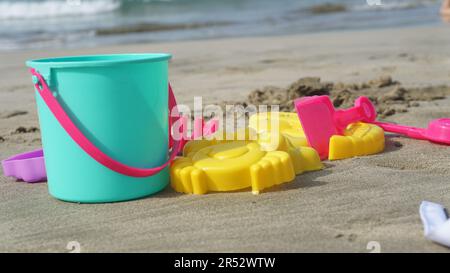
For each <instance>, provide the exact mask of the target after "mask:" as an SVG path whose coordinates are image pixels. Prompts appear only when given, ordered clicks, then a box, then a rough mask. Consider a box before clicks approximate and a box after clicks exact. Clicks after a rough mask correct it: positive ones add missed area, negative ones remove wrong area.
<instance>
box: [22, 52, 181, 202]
mask: <svg viewBox="0 0 450 273" xmlns="http://www.w3.org/2000/svg"><path fill="white" fill-rule="evenodd" d="M170 57H171V56H170V55H169V54H118V55H95V56H75V57H62V58H51V59H40V60H32V61H28V62H27V65H28V66H29V67H31V68H32V69H31V73H32V75H33V81H34V86H35V91H36V92H35V94H36V102H37V108H38V114H39V123H40V128H41V136H42V144H43V149H44V154H45V157H44V160H45V168H46V173H47V179H48V189H49V192H50V194H51V195H52V196H54V197H56V198H58V199H62V200H66V201H74V202H85V203H92V202H116V201H124V200H130V199H136V198H140V197H144V196H148V195H150V194H153V193H156V192H158V191H160V190H162V189H163V188H165V187H166V186H167V185H168V183H169V170H168V166H169V164H170V162H171V161H172V160H173V159H174V158H175V156H176V155H177V153H178V151H179V150H180V148H181V141H173V147H172V151H171V153H169V123H170V120H171V119H169V109H168V108H171V109H172V108H173V107H174V106H175V105H176V102H175V97H174V96H173V93H172V92H171V90H170V88H169V92H167V89H168V60H169V58H170ZM168 106H169V107H168Z"/></svg>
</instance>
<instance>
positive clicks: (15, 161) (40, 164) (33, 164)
mask: <svg viewBox="0 0 450 273" xmlns="http://www.w3.org/2000/svg"><path fill="white" fill-rule="evenodd" d="M2 166H3V172H4V175H5V176H14V177H16V178H18V179H22V180H23V181H25V182H30V183H31V182H39V181H45V180H47V173H46V171H45V163H44V152H43V151H42V149H39V150H36V151H32V152H27V153H23V154H18V155H15V156H12V157H10V158H7V159H5V160H3V161H2Z"/></svg>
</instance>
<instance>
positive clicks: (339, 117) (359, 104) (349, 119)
mask: <svg viewBox="0 0 450 273" xmlns="http://www.w3.org/2000/svg"><path fill="white" fill-rule="evenodd" d="M376 117H377V112H376V110H375V107H374V106H373V104H372V102H371V101H370V100H369V98H367V97H364V96H361V97H359V98H358V99H357V100H356V101H355V106H354V107H352V108H349V109H346V110H337V111H336V112H335V113H334V121H335V124H336V128H337V129H338V130H339V131H340V132H343V131H344V130H345V128H347V126H348V125H349V124H350V123H354V122H358V121H363V122H373V121H375V119H376Z"/></svg>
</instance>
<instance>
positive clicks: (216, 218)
mask: <svg viewBox="0 0 450 273" xmlns="http://www.w3.org/2000/svg"><path fill="white" fill-rule="evenodd" d="M449 46H450V25H446V26H445V25H444V26H433V27H431V26H420V27H408V28H395V29H379V30H366V31H347V32H324V33H317V34H303V35H290V36H275V37H251V38H227V39H217V40H199V41H182V42H171V43H152V44H135V45H117V46H107V47H94V48H86V49H68V50H33V51H22V52H11V53H0V60H1V64H0V73H1V75H2V78H1V79H0V159H4V158H6V157H8V156H11V155H13V154H17V153H20V152H25V151H29V150H32V149H35V148H38V147H40V145H41V143H40V134H39V130H38V128H39V124H38V120H37V115H36V107H35V101H34V93H33V87H32V82H31V79H30V75H29V74H28V72H27V69H26V67H25V64H24V63H25V61H26V60H28V59H36V58H41V57H51V56H67V55H80V54H106V53H128V52H168V53H171V54H173V59H172V60H171V63H170V76H169V78H170V81H171V82H172V84H173V87H174V91H175V94H176V96H177V98H178V101H179V102H180V103H185V104H188V105H192V104H193V96H202V97H203V102H204V103H220V102H223V101H245V100H246V99H247V96H248V95H249V93H250V92H251V91H253V90H256V89H260V88H263V87H265V86H277V87H283V88H284V87H286V86H289V85H290V84H291V83H293V82H295V81H296V80H298V79H299V78H302V77H320V78H321V80H322V81H330V82H335V83H336V82H345V83H348V84H350V83H356V84H357V83H361V82H367V81H370V80H373V79H377V78H380V77H383V76H384V77H386V76H390V77H391V78H392V79H393V80H395V81H398V82H400V83H401V84H402V86H404V87H405V88H425V87H428V86H441V85H447V86H450V54H449V52H448V51H449V49H450V47H449ZM424 90H425V89H424ZM433 90H434V89H430V90H429V92H434V91H433ZM447 91H448V90H447ZM447 91H445V90H444V91H442V92H443V94H444V95H443V97H444V98H443V99H426V100H421V99H420V98H417V101H414V105H415V106H414V107H407V108H406V110H405V111H404V112H403V111H400V112H398V113H395V114H392V115H389V116H387V117H385V119H386V120H388V121H393V122H399V123H402V124H409V125H413V126H423V127H425V126H426V125H427V122H428V121H430V120H431V119H434V118H439V117H450V96H447V97H445V95H450V93H446V92H447ZM424 92H425V91H424ZM369 95H370V94H369ZM386 141H387V142H386V150H385V152H383V153H381V154H378V155H373V156H367V157H359V158H353V159H347V160H339V161H325V166H326V168H325V169H324V170H322V171H317V172H311V173H306V174H302V175H300V176H297V178H296V180H295V181H293V182H291V183H287V184H284V185H281V186H278V187H276V188H273V189H270V190H268V191H266V192H264V193H262V194H260V195H257V196H255V195H252V194H251V192H250V191H241V192H233V193H211V194H207V195H201V196H199V195H183V194H179V193H176V192H174V191H173V190H172V189H171V188H167V189H165V190H164V191H163V192H162V193H159V194H156V195H154V196H152V197H149V198H145V199H141V200H136V201H131V202H125V203H114V204H96V205H92V204H91V205H87V204H73V203H66V202H62V201H58V200H56V199H54V198H52V197H51V196H49V194H48V191H47V185H46V183H37V184H27V183H24V182H16V181H15V180H14V179H12V178H7V177H4V176H3V175H2V173H0V242H1V243H0V252H68V251H69V250H67V249H66V246H67V244H68V242H70V241H77V242H79V243H80V245H81V251H83V252H116V251H119V252H168V251H170V252H202V251H203V252H204V251H207V252H209V251H212V252H370V250H369V249H367V245H368V243H369V242H372V241H375V242H378V243H379V245H380V247H381V252H448V251H449V250H448V249H447V248H445V247H441V246H439V245H436V244H433V243H431V242H429V241H427V240H426V239H425V238H424V236H423V227H422V223H421V221H420V218H419V213H418V209H419V205H420V202H421V201H422V200H429V201H433V202H437V203H441V204H443V205H445V206H447V207H448V208H450V157H449V156H450V148H449V147H448V146H441V145H436V144H431V143H429V142H426V141H418V140H411V139H407V138H404V137H400V136H397V135H389V136H387V138H386Z"/></svg>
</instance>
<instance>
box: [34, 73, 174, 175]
mask: <svg viewBox="0 0 450 273" xmlns="http://www.w3.org/2000/svg"><path fill="white" fill-rule="evenodd" d="M30 72H31V74H33V75H34V76H35V77H36V78H37V79H38V81H36V82H35V85H34V86H35V87H36V90H37V91H38V93H39V95H40V96H41V97H42V99H43V100H44V102H45V103H46V104H47V106H48V108H49V109H50V111H51V112H52V113H53V115H54V116H55V118H56V119H57V120H58V122H59V123H60V124H61V126H62V127H63V128H64V130H65V131H66V132H67V133H68V134H69V135H70V137H71V138H72V139H73V140H74V141H75V142H76V143H77V144H78V145H79V146H80V147H81V148H82V149H83V151H85V152H86V153H87V154H88V155H90V156H91V157H92V158H93V159H95V160H96V161H97V162H99V163H100V164H102V165H104V166H105V167H107V168H109V169H111V170H113V171H115V172H117V173H120V174H123V175H127V176H133V177H147V176H152V175H155V174H157V173H159V172H160V171H162V170H163V169H164V168H166V167H167V166H168V165H169V164H170V163H171V162H172V161H173V160H174V159H175V157H176V156H177V154H178V153H179V152H180V151H181V149H182V142H183V140H174V139H172V137H171V134H170V132H169V137H170V139H169V142H170V143H171V144H172V145H171V146H172V151H171V153H170V156H169V159H168V160H167V161H166V162H165V163H164V164H162V165H160V166H158V167H154V168H146V169H143V168H135V167H131V166H128V165H125V164H122V163H120V162H118V161H116V160H114V159H113V158H111V157H109V156H108V155H106V154H105V153H103V152H102V151H101V150H100V149H99V148H97V147H96V146H95V145H94V144H93V143H92V142H91V141H89V139H88V138H87V137H86V136H85V135H84V134H83V133H82V132H81V131H80V130H79V129H78V128H77V126H76V125H75V124H74V123H73V122H72V120H71V119H70V118H69V116H68V115H67V114H66V112H65V111H64V109H63V108H62V107H61V105H60V104H59V103H58V101H57V100H56V98H55V97H54V96H53V94H52V92H51V91H50V88H49V87H48V85H47V83H46V82H45V80H44V78H43V77H42V75H41V74H39V73H38V72H37V71H36V70H35V69H30ZM176 105H177V103H176V100H175V95H174V94H173V91H172V87H171V86H170V84H169V110H170V109H174V111H176V108H174V107H176ZM178 118H180V117H175V118H169V120H170V121H171V122H170V125H171V124H172V123H173V122H174V121H176V119H178ZM170 128H171V127H169V130H170Z"/></svg>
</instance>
